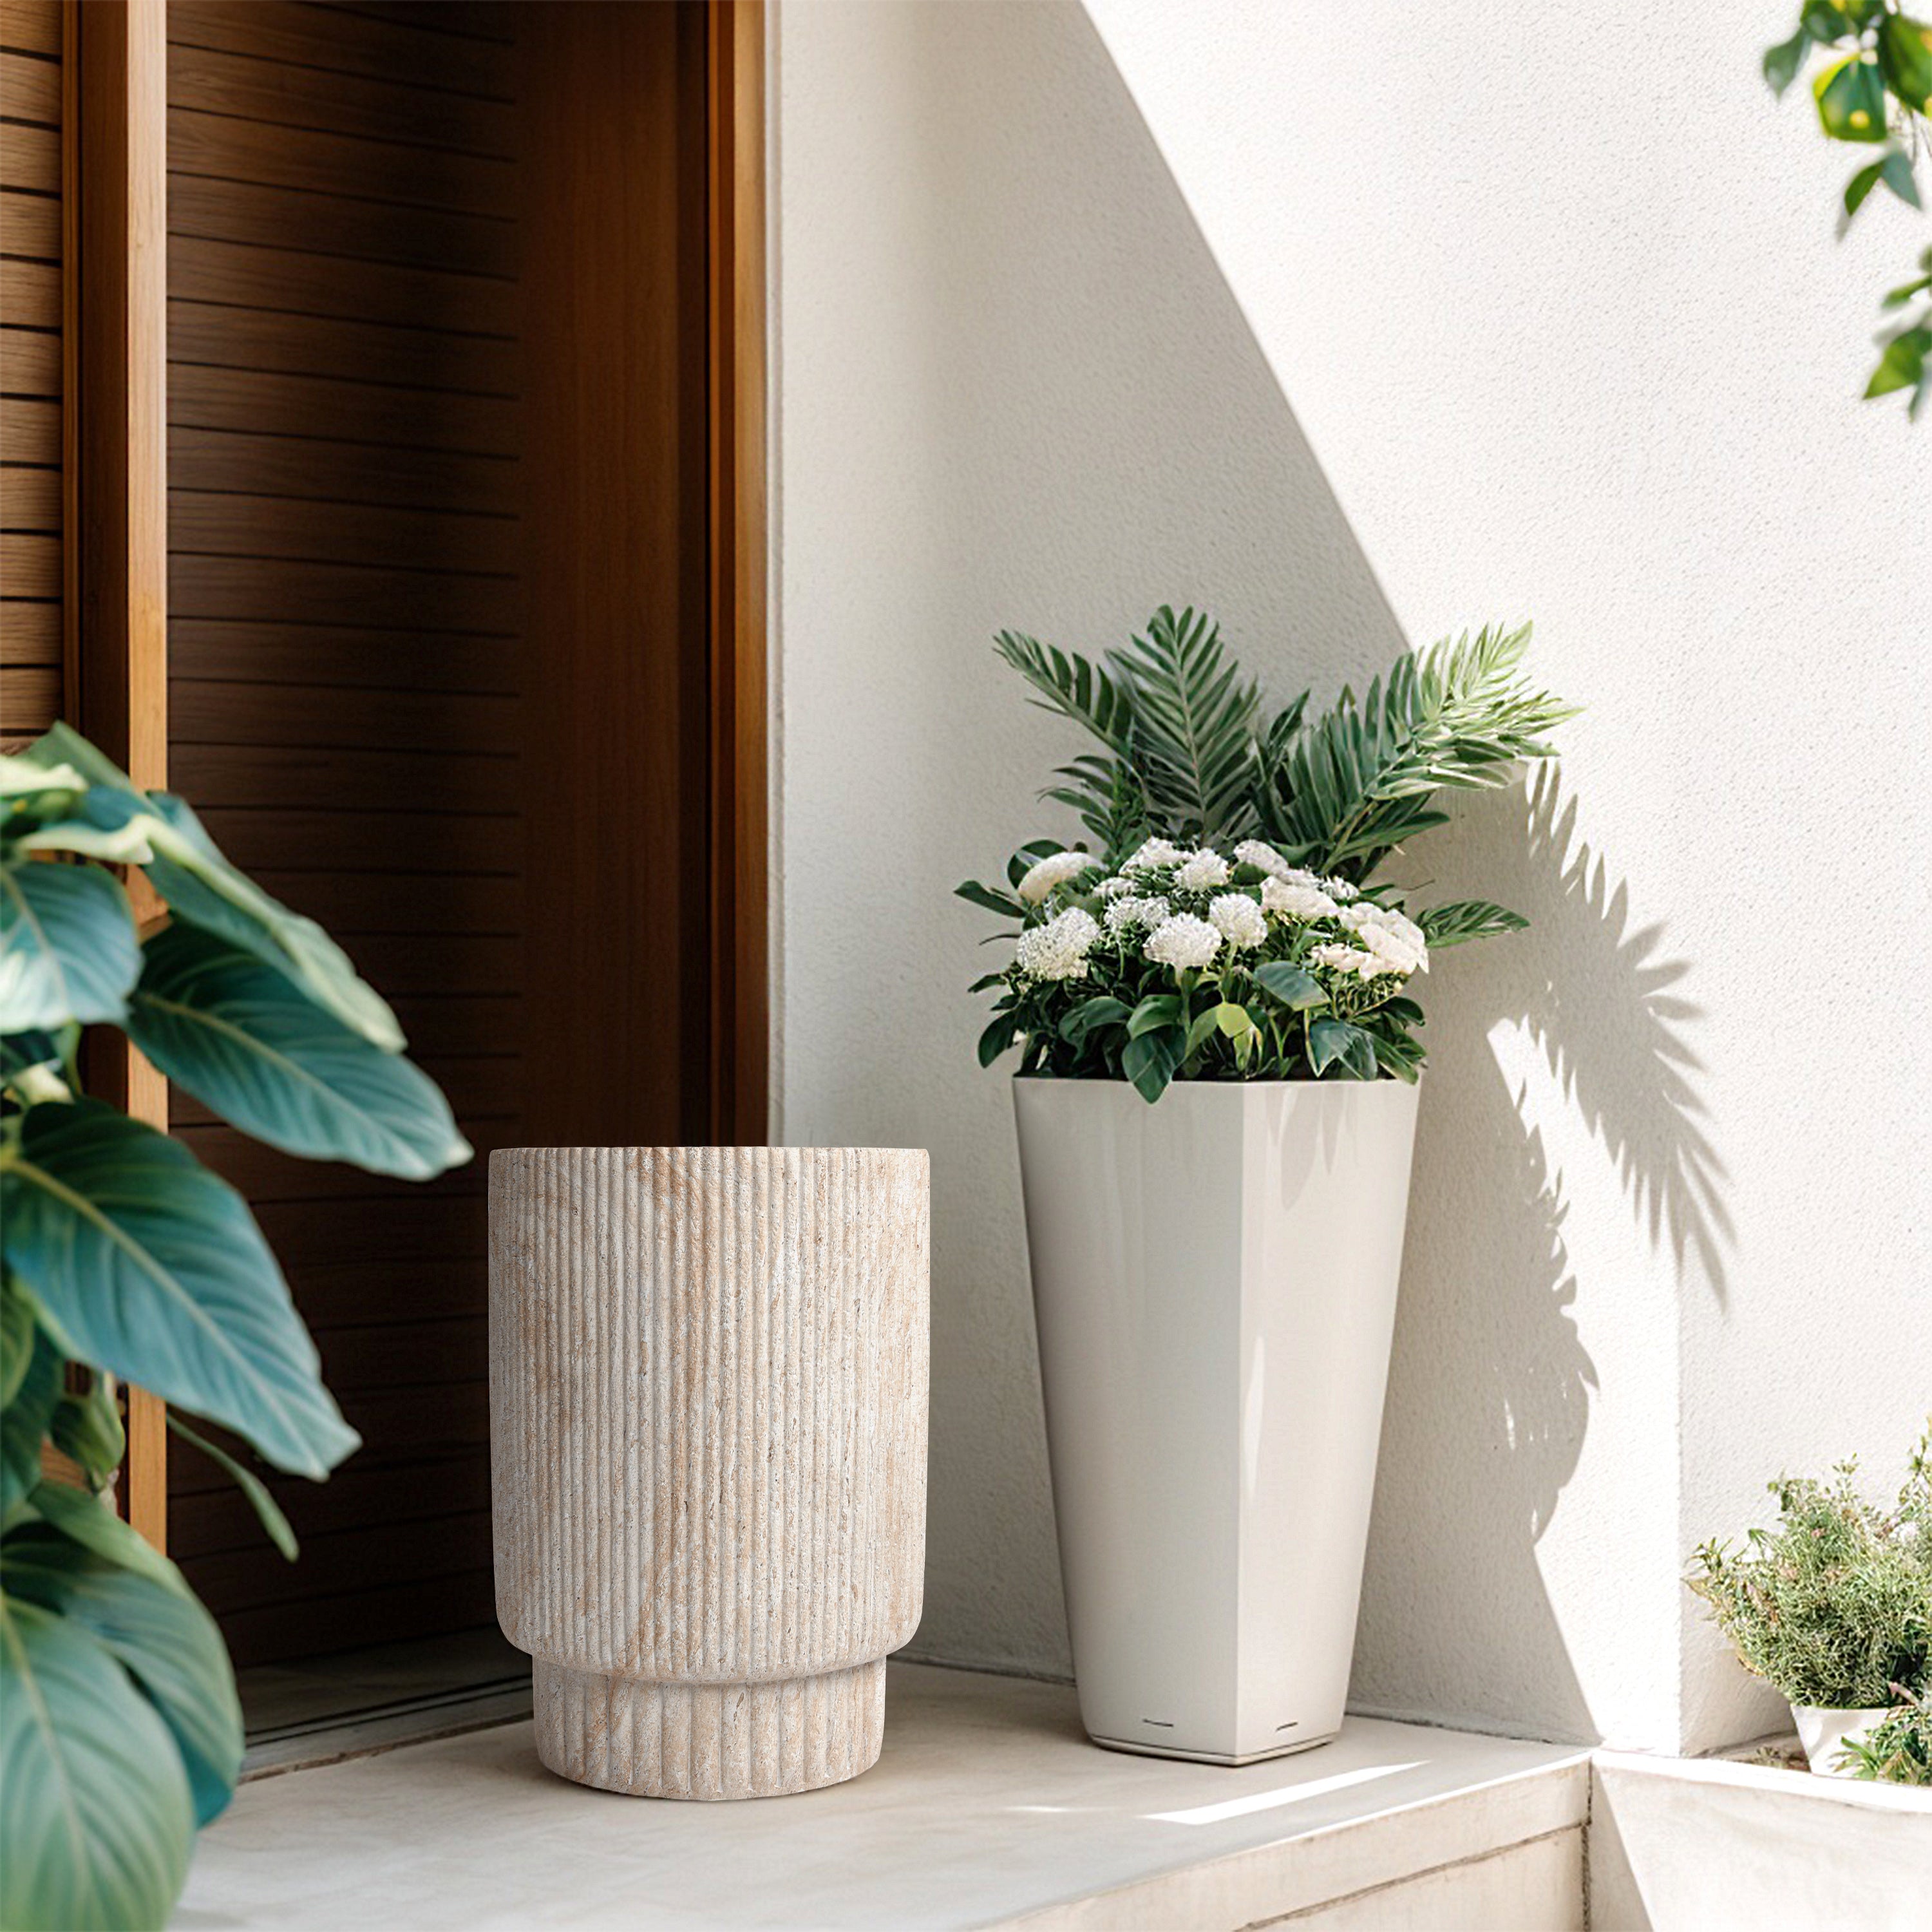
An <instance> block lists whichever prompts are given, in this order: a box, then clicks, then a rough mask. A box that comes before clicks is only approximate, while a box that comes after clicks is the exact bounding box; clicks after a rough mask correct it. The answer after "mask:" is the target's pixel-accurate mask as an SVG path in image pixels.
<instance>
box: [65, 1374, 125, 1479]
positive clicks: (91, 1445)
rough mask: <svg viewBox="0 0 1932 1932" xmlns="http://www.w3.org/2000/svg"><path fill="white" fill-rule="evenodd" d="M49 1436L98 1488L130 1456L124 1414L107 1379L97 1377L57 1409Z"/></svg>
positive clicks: (66, 1399)
mask: <svg viewBox="0 0 1932 1932" xmlns="http://www.w3.org/2000/svg"><path fill="white" fill-rule="evenodd" d="M47 1435H48V1437H49V1439H50V1440H51V1441H52V1444H53V1445H54V1447H55V1448H56V1449H58V1451H60V1452H61V1454H62V1455H63V1456H65V1457H67V1458H68V1460H70V1461H71V1462H74V1463H78V1464H79V1465H80V1467H81V1468H82V1469H83V1470H85V1471H86V1473H87V1475H89V1478H92V1481H93V1482H94V1484H95V1487H97V1488H98V1487H101V1486H102V1485H103V1484H105V1483H106V1482H107V1480H108V1478H110V1476H112V1475H113V1474H114V1472H115V1470H116V1469H119V1468H120V1466H121V1457H123V1456H124V1455H125V1454H127V1432H126V1431H125V1430H123V1429H122V1427H121V1411H120V1408H119V1406H118V1404H117V1403H115V1400H114V1397H113V1392H112V1391H111V1390H110V1388H109V1386H108V1381H107V1377H106V1376H103V1375H100V1374H98V1373H97V1374H95V1375H94V1376H92V1379H90V1380H89V1383H88V1386H87V1388H86V1390H85V1391H83V1393H82V1394H78V1395H77V1394H74V1392H73V1391H71V1390H70V1391H68V1393H67V1394H64V1395H63V1396H62V1397H61V1399H60V1400H59V1402H58V1403H56V1404H55V1408H54V1413H53V1420H52V1422H51V1423H49V1424H48V1426H47Z"/></svg>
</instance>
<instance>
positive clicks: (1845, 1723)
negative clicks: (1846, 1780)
mask: <svg viewBox="0 0 1932 1932" xmlns="http://www.w3.org/2000/svg"><path fill="white" fill-rule="evenodd" d="M1928 1451H1932V1430H1928V1433H1927V1438H1926V1439H1925V1440H1924V1441H1923V1442H1921V1443H1920V1445H1919V1447H1918V1451H1917V1453H1916V1454H1915V1455H1914V1456H1913V1457H1912V1466H1911V1472H1910V1474H1909V1476H1908V1478H1907V1479H1906V1484H1905V1487H1904V1488H1903V1490H1901V1491H1900V1495H1899V1499H1898V1502H1897V1507H1896V1508H1891V1509H1880V1508H1875V1507H1874V1506H1873V1505H1871V1504H1870V1503H1867V1502H1866V1501H1865V1500H1864V1498H1863V1497H1862V1496H1861V1495H1860V1494H1859V1493H1858V1487H1857V1484H1856V1481H1855V1475H1856V1470H1857V1465H1856V1463H1849V1462H1847V1463H1840V1464H1839V1465H1838V1467H1837V1468H1836V1469H1835V1470H1834V1471H1833V1472H1832V1477H1831V1479H1830V1480H1829V1481H1818V1480H1817V1479H1815V1478H1811V1477H1796V1478H1794V1477H1789V1476H1781V1477H1779V1478H1778V1480H1777V1481H1775V1482H1773V1483H1772V1484H1769V1489H1770V1491H1771V1493H1772V1495H1773V1496H1775V1497H1776V1498H1777V1499H1778V1519H1779V1520H1778V1527H1777V1528H1776V1529H1754V1530H1751V1531H1750V1532H1748V1533H1747V1535H1746V1537H1745V1544H1744V1547H1743V1548H1742V1550H1733V1549H1732V1548H1731V1547H1730V1546H1729V1545H1728V1544H1722V1543H1717V1542H1712V1543H1707V1544H1705V1545H1704V1546H1703V1547H1702V1548H1701V1549H1700V1550H1698V1551H1697V1559H1696V1560H1697V1570H1696V1571H1695V1572H1694V1574H1692V1575H1691V1577H1689V1578H1688V1579H1687V1581H1688V1583H1689V1585H1690V1587H1691V1589H1692V1590H1693V1591H1694V1592H1696V1593H1697V1595H1699V1596H1700V1597H1701V1598H1703V1600H1704V1601H1705V1602H1706V1603H1707V1604H1709V1605H1710V1607H1711V1612H1712V1616H1714V1617H1715V1619H1716V1620H1717V1622H1718V1628H1720V1629H1721V1630H1722V1631H1723V1632H1724V1635H1725V1636H1726V1637H1727V1638H1729V1639H1730V1644H1731V1648H1732V1649H1733V1650H1735V1651H1736V1653H1737V1655H1738V1661H1739V1662H1740V1663H1741V1664H1743V1666H1744V1667H1745V1669H1746V1670H1748V1671H1751V1672H1752V1673H1754V1675H1756V1676H1760V1677H1762V1678H1763V1679H1765V1680H1766V1682H1767V1683H1769V1684H1770V1685H1772V1687H1773V1688H1775V1690H1777V1691H1778V1692H1779V1693H1780V1694H1781V1695H1782V1696H1783V1697H1784V1698H1785V1700H1787V1702H1788V1703H1790V1706H1791V1715H1792V1717H1793V1720H1794V1721H1795V1722H1796V1725H1797V1727H1798V1736H1799V1740H1800V1742H1802V1744H1803V1745H1804V1747H1805V1757H1806V1760H1808V1763H1810V1765H1811V1769H1813V1770H1814V1772H1824V1773H1827V1774H1830V1775H1846V1766H1845V1765H1844V1764H1843V1762H1842V1761H1841V1759H1842V1755H1843V1753H1844V1752H1845V1751H1846V1748H1847V1747H1848V1746H1854V1745H1858V1744H1859V1743H1860V1742H1861V1741H1862V1742H1864V1743H1865V1744H1867V1745H1869V1744H1870V1743H1872V1742H1873V1731H1874V1729H1875V1727H1878V1726H1879V1725H1880V1724H1882V1723H1883V1722H1884V1721H1885V1719H1886V1718H1887V1714H1888V1712H1890V1711H1891V1709H1892V1708H1893V1706H1894V1704H1895V1703H1896V1702H1897V1700H1898V1699H1899V1698H1900V1697H1903V1698H1905V1699H1906V1702H1907V1706H1908V1709H1909V1705H1910V1703H1911V1701H1912V1700H1913V1699H1914V1698H1915V1697H1916V1696H1917V1695H1918V1694H1919V1693H1920V1692H1921V1691H1922V1690H1923V1688H1924V1684H1925V1679H1926V1673H1927V1661H1928V1659H1932V1460H1929V1459H1928ZM1910 1723H1911V1720H1910V1719H1909V1717H1908V1718H1907V1719H1906V1721H1905V1724H1904V1725H1903V1727H1902V1728H1903V1729H1904V1730H1909V1727H1910Z"/></svg>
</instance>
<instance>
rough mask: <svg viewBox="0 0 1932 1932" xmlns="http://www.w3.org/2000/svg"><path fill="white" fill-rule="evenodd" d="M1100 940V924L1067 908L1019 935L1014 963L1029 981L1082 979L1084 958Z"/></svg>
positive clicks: (1072, 907) (1089, 916) (1091, 915)
mask: <svg viewBox="0 0 1932 1932" xmlns="http://www.w3.org/2000/svg"><path fill="white" fill-rule="evenodd" d="M1098 938H1100V921H1099V920H1098V919H1096V918H1094V915H1093V914H1092V913H1088V912H1082V910H1081V909H1080V908H1079V907H1078V906H1070V907H1068V908H1067V910H1066V911H1064V913H1060V914H1058V916H1056V917H1055V918H1052V919H1049V920H1048V921H1047V922H1046V924H1045V925H1044V926H1032V927H1030V928H1029V929H1028V930H1027V931H1026V932H1023V933H1022V934H1021V935H1020V937H1019V946H1018V947H1017V948H1016V953H1015V963H1016V965H1018V966H1019V969H1020V971H1022V973H1023V974H1025V975H1026V976H1027V977H1028V979H1031V980H1084V979H1085V978H1086V977H1087V956H1088V953H1091V951H1092V950H1093V949H1094V941H1096V940H1097V939H1098Z"/></svg>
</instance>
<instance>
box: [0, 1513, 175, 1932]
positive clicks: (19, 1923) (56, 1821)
mask: <svg viewBox="0 0 1932 1932" xmlns="http://www.w3.org/2000/svg"><path fill="white" fill-rule="evenodd" d="M103 1514H105V1512H103ZM0 1789H4V1790H5V1793H6V1802H5V1804H4V1805H0V1924H4V1925H5V1926H6V1927H7V1928H8V1932H95V1928H101V1932H110V1928H114V1929H115V1932H118V1928H121V1927H130V1926H159V1925H161V1924H164V1923H165V1922H166V1919H167V1917H168V1915H169V1912H170V1911H171V1910H172V1908H173V1906H174V1903H175V1899H176V1898H177V1897H179V1895H180V1893H181V1884H182V1882H183V1880H184V1879H185V1878H186V1876H187V1859H188V1848H189V1844H190V1840H191V1838H192V1836H193V1829H194V1808H193V1802H192V1800H191V1799H190V1795H189V1791H188V1783H187V1773H186V1772H185V1771H184V1769H183V1767H182V1764H181V1755H180V1754H179V1752H178V1751H176V1749H175V1745H174V1741H173V1739H172V1736H170V1735H169V1731H168V1729H167V1727H166V1725H165V1724H163V1722H162V1721H161V1718H160V1714H159V1713H158V1712H157V1711H156V1710H155V1709H154V1706H153V1705H151V1703H148V1700H147V1699H146V1698H145V1697H142V1695H141V1694H140V1692H139V1691H137V1690H136V1688H135V1687H134V1683H133V1679H131V1678H130V1677H129V1676H128V1675H127V1672H126V1671H124V1670H122V1668H121V1666H120V1665H119V1664H118V1663H116V1662H115V1660H114V1658H113V1656H112V1655H110V1653H109V1652H107V1650H106V1649H104V1648H103V1647H102V1646H101V1643H99V1642H98V1640H96V1639H95V1637H92V1635H91V1634H89V1632H88V1631H86V1630H84V1629H83V1628H81V1627H80V1625H78V1624H77V1623H76V1622H72V1621H71V1620H70V1619H67V1618H65V1617H60V1616H55V1615H54V1614H53V1613H52V1612H51V1611H49V1610H43V1609H42V1608H41V1607H40V1605H38V1604H31V1603H27V1602H24V1601H17V1600H16V1599H15V1598H13V1597H11V1596H10V1595H5V1594H4V1593H0Z"/></svg>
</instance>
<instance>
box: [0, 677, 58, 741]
mask: <svg viewBox="0 0 1932 1932" xmlns="http://www.w3.org/2000/svg"><path fill="white" fill-rule="evenodd" d="M60 697H61V674H60V670H59V667H58V666H49V665H41V666H37V667H21V666H17V665H13V664H7V665H5V666H0V743H4V744H5V745H7V747H8V748H14V747H16V746H18V745H22V744H24V743H25V742H26V741H27V739H29V738H34V737H37V736H39V735H40V733H41V732H43V731H44V730H46V720H48V719H49V718H55V717H58V715H59V714H60Z"/></svg>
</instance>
